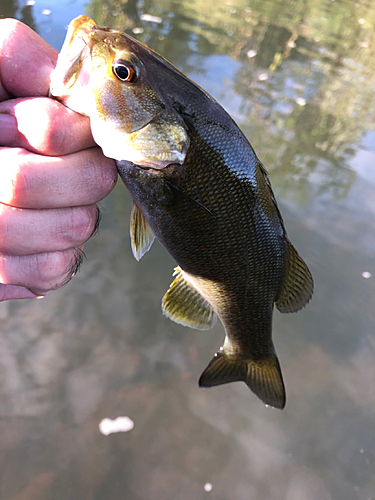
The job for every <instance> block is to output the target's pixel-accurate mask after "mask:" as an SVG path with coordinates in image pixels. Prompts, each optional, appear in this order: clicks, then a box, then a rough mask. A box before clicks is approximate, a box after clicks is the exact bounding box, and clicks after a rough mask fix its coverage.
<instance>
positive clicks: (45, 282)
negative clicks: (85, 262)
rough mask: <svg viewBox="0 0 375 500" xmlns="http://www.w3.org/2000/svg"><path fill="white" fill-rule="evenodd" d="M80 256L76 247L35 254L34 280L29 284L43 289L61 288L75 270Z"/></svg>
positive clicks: (79, 262)
mask: <svg viewBox="0 0 375 500" xmlns="http://www.w3.org/2000/svg"><path fill="white" fill-rule="evenodd" d="M82 256H83V252H82V250H80V249H76V248H70V249H69V250H65V251H61V252H49V253H45V254H37V255H35V282H34V283H33V284H32V285H29V286H30V287H31V288H38V290H44V291H50V290H57V289H58V288H61V287H62V286H64V285H66V283H68V282H69V281H70V279H71V278H72V277H73V276H74V274H75V273H76V272H77V270H78V268H79V265H80V264H81V262H82Z"/></svg>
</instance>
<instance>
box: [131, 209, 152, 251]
mask: <svg viewBox="0 0 375 500" xmlns="http://www.w3.org/2000/svg"><path fill="white" fill-rule="evenodd" d="M130 239H131V245H132V250H133V255H134V257H135V258H136V259H137V260H140V259H141V258H142V257H143V256H144V254H145V253H146V252H148V251H149V250H150V248H151V245H152V244H153V242H154V239H155V236H154V235H153V233H152V231H151V228H150V226H149V225H148V222H147V220H146V217H145V216H144V215H143V212H142V211H141V209H140V208H139V207H138V205H136V204H135V203H134V201H133V206H132V212H131V216H130Z"/></svg>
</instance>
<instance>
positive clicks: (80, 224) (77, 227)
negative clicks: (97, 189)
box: [67, 205, 98, 247]
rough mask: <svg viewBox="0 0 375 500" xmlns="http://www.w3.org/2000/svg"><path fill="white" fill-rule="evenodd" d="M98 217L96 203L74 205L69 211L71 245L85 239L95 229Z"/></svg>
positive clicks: (82, 241) (80, 242) (78, 243)
mask: <svg viewBox="0 0 375 500" xmlns="http://www.w3.org/2000/svg"><path fill="white" fill-rule="evenodd" d="M97 219H98V209H97V206H96V205H87V206H82V207H75V208H73V209H72V210H71V211H70V220H69V222H68V225H69V234H68V235H67V237H68V239H69V240H70V243H71V245H70V246H71V247H73V246H76V245H80V244H82V243H84V242H85V241H87V240H88V239H89V238H90V236H91V235H92V233H93V232H94V231H95V228H96V224H97Z"/></svg>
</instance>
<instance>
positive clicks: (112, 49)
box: [50, 16, 313, 408]
mask: <svg viewBox="0 0 375 500" xmlns="http://www.w3.org/2000/svg"><path fill="white" fill-rule="evenodd" d="M82 42H84V43H82ZM72 61H73V62H72ZM119 68H122V71H119ZM88 74H90V78H89V79H88V81H87V75H88ZM66 75H68V77H67V76H66ZM81 75H85V76H86V78H83V77H82V78H81ZM83 82H84V84H83ZM50 93H51V95H52V96H54V97H55V98H57V99H58V100H60V101H61V102H63V103H64V104H65V105H67V106H68V107H71V108H72V109H73V110H75V111H77V112H80V113H83V114H86V115H87V116H89V117H90V121H91V127H92V132H93V136H94V139H95V141H96V142H97V143H98V144H99V146H101V147H102V149H103V152H104V154H105V155H107V156H109V157H110V158H114V159H115V160H116V163H117V167H118V171H119V174H120V176H121V179H122V180H123V182H124V183H125V185H126V187H127V188H128V190H129V192H130V193H131V195H132V198H133V208H132V215H131V242H132V249H133V253H134V255H135V257H136V258H137V259H138V260H139V259H140V258H141V257H142V256H143V255H144V253H145V252H146V251H148V250H149V249H150V247H151V245H152V242H153V240H154V238H155V237H156V238H157V239H158V240H159V241H160V243H161V244H162V245H163V246H164V247H165V248H166V250H167V251H168V252H169V253H170V254H171V256H172V257H173V258H174V259H175V261H176V263H177V267H176V269H175V274H174V276H175V279H174V281H173V282H172V284H171V286H170V288H169V290H168V291H167V292H166V294H165V295H164V297H163V300H162V309H163V312H164V314H165V315H166V316H167V317H169V318H171V319H172V320H174V321H176V322H178V323H180V324H183V325H186V326H190V327H192V328H199V329H208V328H211V327H212V325H213V324H214V323H215V321H216V317H219V318H220V320H221V322H222V324H223V326H224V329H225V339H224V343H223V346H222V347H221V348H220V349H219V350H218V351H217V352H216V354H215V355H214V357H213V358H212V360H211V361H210V363H209V364H208V366H207V368H206V369H205V370H204V372H203V373H202V375H201V377H200V380H199V385H200V386H202V387H211V386H215V385H220V384H225V383H228V382H234V381H244V382H245V383H246V384H247V385H248V387H249V388H250V389H251V390H252V391H253V392H254V393H255V394H256V395H257V396H258V397H259V398H260V399H261V400H262V401H264V402H265V403H266V404H267V405H270V406H274V407H276V408H283V407H284V405H285V388H284V383H283V379H282V375H281V370H280V365H279V361H278V359H277V356H276V353H275V349H274V346H273V342H272V314H273V308H274V304H276V307H277V308H278V309H279V310H280V311H281V312H295V311H298V310H299V309H301V308H302V307H304V306H305V305H306V304H307V303H308V301H309V300H310V298H311V296H312V293H313V280H312V277H311V274H310V271H309V270H308V268H307V266H306V264H305V262H304V261H303V260H302V258H301V257H300V256H299V255H298V253H297V251H296V250H295V248H294V247H293V245H292V244H291V243H290V241H289V239H288V237H287V234H286V231H285V228H284V224H283V221H282V217H281V214H280V211H279V209H278V207H277V203H276V199H275V196H274V194H273V192H272V188H271V184H270V181H269V178H268V174H267V172H266V170H265V168H264V167H263V165H262V164H261V163H260V161H259V160H258V158H257V156H256V154H255V152H254V150H253V148H252V147H251V145H250V144H249V142H248V141H247V139H246V138H245V136H244V135H243V134H242V132H241V131H240V129H239V128H238V127H237V125H236V124H235V122H234V121H233V120H232V119H231V118H230V116H229V115H228V114H227V113H226V112H225V111H224V109H223V108H222V107H221V106H220V105H219V104H218V103H217V102H216V101H215V100H214V99H213V98H212V97H211V96H209V95H208V94H207V93H206V92H205V91H204V90H203V89H201V88H200V87H198V86H197V85H196V84H195V83H194V82H192V81H191V80H189V79H188V78H187V77H186V76H185V75H184V74H183V73H181V72H180V71H179V70H178V69H176V68H175V67H174V66H172V65H171V64H170V63H169V62H168V61H166V60H165V59H164V58H162V57H161V56H160V55H159V54H157V53H155V52H154V51H152V50H151V49H150V48H148V47H147V46H145V45H143V44H141V43H139V42H137V41H136V40H134V39H133V38H131V37H130V36H128V35H126V34H122V33H120V32H118V31H115V30H110V29H108V28H101V27H98V26H96V25H95V23H94V21H92V20H91V19H90V18H88V17H86V16H80V17H78V18H76V19H74V20H73V21H72V22H71V24H70V27H69V30H68V34H67V38H66V40H65V42H64V46H63V48H62V50H61V53H60V55H59V58H58V63H57V66H56V69H55V71H54V73H53V75H52V79H51V89H50ZM83 96H84V99H83Z"/></svg>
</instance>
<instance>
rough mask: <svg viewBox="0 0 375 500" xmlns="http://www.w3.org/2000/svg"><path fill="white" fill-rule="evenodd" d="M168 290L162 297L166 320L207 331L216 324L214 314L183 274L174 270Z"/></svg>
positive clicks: (177, 268)
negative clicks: (172, 279) (173, 277)
mask: <svg viewBox="0 0 375 500" xmlns="http://www.w3.org/2000/svg"><path fill="white" fill-rule="evenodd" d="M173 276H176V278H175V279H174V281H173V282H172V283H171V286H170V287H169V290H168V291H167V292H166V294H165V295H164V297H163V301H162V310H163V313H164V314H165V316H167V318H170V319H172V320H173V321H175V322H176V323H180V324H181V325H184V326H190V328H197V329H198V330H208V329H210V328H212V327H213V326H214V324H215V323H216V314H215V313H214V311H213V310H212V308H211V306H210V304H209V303H208V302H207V301H206V300H205V299H204V298H203V297H202V296H201V294H200V293H199V292H198V291H197V290H196V289H195V288H194V287H193V285H191V284H190V283H189V282H188V281H187V280H186V279H185V277H184V272H183V271H182V270H181V269H180V268H179V267H176V268H175V272H174V274H173Z"/></svg>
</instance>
